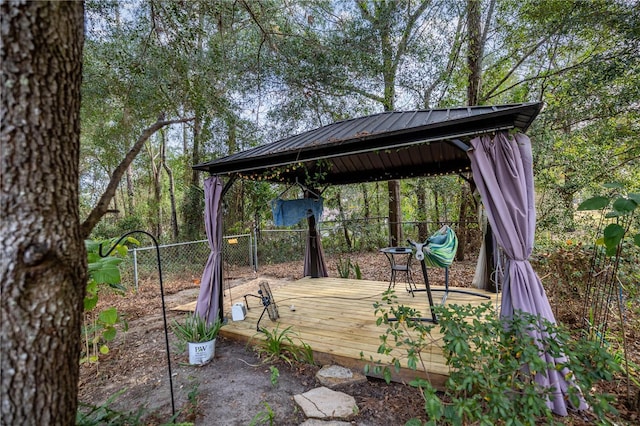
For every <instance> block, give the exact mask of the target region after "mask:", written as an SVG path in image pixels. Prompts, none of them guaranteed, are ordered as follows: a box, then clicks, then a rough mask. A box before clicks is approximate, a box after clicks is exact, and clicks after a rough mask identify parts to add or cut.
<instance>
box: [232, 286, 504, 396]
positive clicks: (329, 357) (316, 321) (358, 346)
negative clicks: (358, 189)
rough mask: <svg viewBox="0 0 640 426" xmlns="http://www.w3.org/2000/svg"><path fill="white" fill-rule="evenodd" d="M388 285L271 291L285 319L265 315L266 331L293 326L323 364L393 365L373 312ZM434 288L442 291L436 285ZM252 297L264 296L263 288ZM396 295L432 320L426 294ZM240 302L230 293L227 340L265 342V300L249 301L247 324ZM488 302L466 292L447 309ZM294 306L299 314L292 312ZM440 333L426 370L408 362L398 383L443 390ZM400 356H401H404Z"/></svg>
mask: <svg viewBox="0 0 640 426" xmlns="http://www.w3.org/2000/svg"><path fill="white" fill-rule="evenodd" d="M267 282H268V280H267ZM387 285H388V283H387V282H380V281H366V280H351V279H340V278H304V279H301V280H298V281H292V282H290V283H288V284H286V285H279V286H277V287H275V286H274V287H271V292H272V294H273V298H274V300H275V302H276V304H277V307H278V311H279V314H280V319H279V320H278V321H275V322H274V321H271V320H270V319H269V316H268V314H267V313H265V314H264V316H263V318H262V320H261V322H260V327H261V328H266V329H268V330H273V329H274V328H275V327H276V326H277V327H279V330H284V329H285V328H287V327H289V326H291V330H292V331H293V332H295V333H296V337H297V338H299V339H300V340H301V341H302V342H304V343H306V344H308V345H310V346H311V348H312V349H313V351H314V359H315V361H316V362H317V363H319V364H321V365H326V364H330V363H336V364H339V365H342V366H345V367H349V368H352V369H355V370H359V371H363V369H364V366H365V364H367V363H368V361H369V360H370V356H371V357H373V359H374V360H380V361H382V362H383V363H389V362H390V360H391V358H390V357H387V358H385V357H384V356H382V355H380V354H378V353H377V350H378V347H379V346H380V343H381V341H380V335H382V334H384V331H385V329H386V328H385V326H384V325H381V326H376V316H375V313H374V307H373V304H374V302H376V301H381V300H382V293H383V292H384V291H385V290H386V289H387ZM432 288H433V289H434V290H435V289H442V287H439V286H432ZM450 289H455V288H450ZM461 290H473V291H474V292H477V293H482V294H486V295H487V296H489V297H490V298H491V299H490V301H491V302H492V303H494V304H495V303H496V297H498V296H497V295H496V294H495V293H489V292H484V291H482V290H477V289H461ZM229 291H231V294H229ZM251 294H255V295H257V294H258V287H257V285H256V288H255V290H253V291H252V292H251ZM442 294H443V293H442V292H441V291H434V292H433V295H434V301H435V302H436V303H439V302H440V300H441V298H442ZM396 295H397V296H398V301H399V303H402V304H404V305H407V306H412V307H415V308H417V309H419V310H420V312H421V314H422V315H423V316H425V317H428V316H430V310H429V309H428V306H429V305H428V301H427V295H426V293H425V292H417V293H415V297H411V295H410V294H409V293H408V292H407V291H406V290H405V288H404V283H398V284H397V286H396ZM238 302H243V303H244V294H235V293H234V289H233V288H232V289H231V290H226V291H225V316H226V317H227V318H229V322H228V324H227V325H225V326H224V327H223V328H222V330H221V335H222V336H224V337H226V338H230V339H235V340H240V341H246V342H251V341H257V340H256V339H262V338H264V333H259V332H257V330H256V324H257V321H258V318H259V317H260V314H262V311H263V308H264V307H263V305H262V302H261V300H260V299H258V298H255V297H251V296H249V297H247V305H248V307H249V309H248V310H247V315H246V318H245V319H244V320H243V321H231V317H232V315H231V305H232V303H238ZM486 302H489V300H487V299H484V298H481V297H477V296H471V295H466V294H460V293H449V296H448V299H447V304H481V303H486ZM292 305H293V306H294V307H295V310H292V309H291V306H292ZM437 331H438V328H437V327H436V329H435V330H434V333H433V337H434V344H433V346H432V347H431V348H430V350H429V351H425V353H424V355H423V360H424V364H425V368H424V369H423V368H422V367H421V366H419V367H418V372H416V371H414V370H410V369H409V368H407V366H406V363H402V367H403V368H402V369H401V371H400V372H399V373H395V372H394V374H393V380H394V381H405V382H408V381H410V380H412V379H414V378H415V377H416V376H421V377H424V378H427V379H428V380H430V381H431V383H432V384H433V385H434V386H436V387H441V386H442V384H443V383H444V380H446V378H447V375H448V371H449V370H448V367H447V366H446V365H445V360H444V357H443V354H442V350H441V347H440V345H439V341H440V340H441V339H440V335H439V333H437ZM294 340H296V339H295V338H294ZM361 352H362V354H363V356H361ZM396 356H397V357H399V356H400V354H399V353H398V354H396ZM392 370H393V369H392ZM424 370H426V371H424ZM370 374H372V373H370Z"/></svg>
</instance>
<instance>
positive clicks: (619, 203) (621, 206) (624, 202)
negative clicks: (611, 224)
mask: <svg viewBox="0 0 640 426" xmlns="http://www.w3.org/2000/svg"><path fill="white" fill-rule="evenodd" d="M636 207H638V204H637V203H636V202H635V201H633V200H630V199H628V198H622V197H621V198H618V199H617V200H615V201H614V202H613V209H614V210H615V211H618V212H621V213H624V214H628V213H631V212H633V211H634V210H635V209H636Z"/></svg>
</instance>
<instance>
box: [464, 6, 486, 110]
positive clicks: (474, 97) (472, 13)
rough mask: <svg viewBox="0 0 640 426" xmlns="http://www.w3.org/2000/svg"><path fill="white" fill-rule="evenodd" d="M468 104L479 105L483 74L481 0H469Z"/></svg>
mask: <svg viewBox="0 0 640 426" xmlns="http://www.w3.org/2000/svg"><path fill="white" fill-rule="evenodd" d="M467 21H468V23H467V38H468V40H469V45H468V46H469V47H468V50H467V68H468V72H469V81H468V85H467V105H470V106H472V105H477V103H478V94H479V93H480V82H481V75H482V52H483V46H482V31H481V29H480V0H467Z"/></svg>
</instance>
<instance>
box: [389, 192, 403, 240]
mask: <svg viewBox="0 0 640 426" xmlns="http://www.w3.org/2000/svg"><path fill="white" fill-rule="evenodd" d="M387 186H388V189H389V244H390V245H391V247H397V246H398V244H399V243H400V240H401V239H402V223H401V221H402V211H401V209H400V181H398V180H390V181H389V182H388V184H387Z"/></svg>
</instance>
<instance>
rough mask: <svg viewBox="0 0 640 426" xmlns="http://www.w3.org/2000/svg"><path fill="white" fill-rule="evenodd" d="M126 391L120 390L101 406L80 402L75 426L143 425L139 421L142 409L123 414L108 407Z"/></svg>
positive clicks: (142, 412)
mask: <svg viewBox="0 0 640 426" xmlns="http://www.w3.org/2000/svg"><path fill="white" fill-rule="evenodd" d="M125 391H126V389H122V390H120V391H118V392H116V393H115V394H113V395H112V396H110V397H109V398H108V399H107V401H106V402H105V403H104V404H102V405H91V404H85V403H83V402H80V403H79V404H78V405H79V407H78V411H77V413H76V426H120V425H130V426H136V425H144V424H146V423H145V422H143V421H142V420H141V418H142V416H143V414H144V409H143V408H142V407H140V408H139V409H138V411H136V412H130V413H125V412H122V411H118V410H114V409H112V408H110V405H111V404H113V402H114V401H115V400H116V399H117V398H118V397H119V396H120V395H122V394H123V393H124V392H125Z"/></svg>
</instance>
